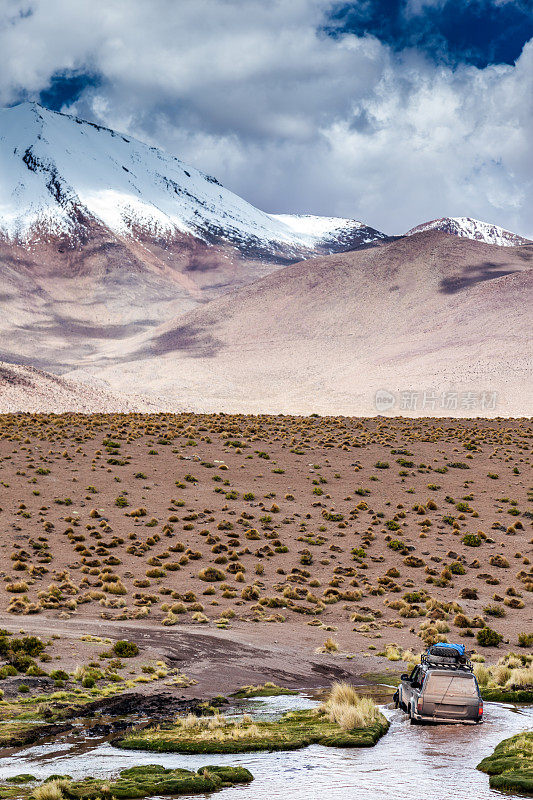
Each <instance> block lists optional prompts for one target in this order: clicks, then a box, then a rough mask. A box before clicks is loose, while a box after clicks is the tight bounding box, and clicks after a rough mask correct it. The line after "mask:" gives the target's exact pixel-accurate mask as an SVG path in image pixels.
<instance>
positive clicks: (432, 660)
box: [420, 653, 474, 672]
mask: <svg viewBox="0 0 533 800" xmlns="http://www.w3.org/2000/svg"><path fill="white" fill-rule="evenodd" d="M450 660H451V659H450ZM450 660H448V659H446V660H445V659H444V658H439V657H438V656H433V655H429V654H427V653H423V654H422V656H421V658H420V663H421V664H426V665H427V666H428V667H433V668H434V669H453V670H462V671H464V672H473V671H474V665H473V664H472V662H471V661H468V660H465V661H462V662H461V661H456V660H455V659H454V661H453V663H450Z"/></svg>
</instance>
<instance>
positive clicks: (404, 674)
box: [400, 672, 409, 681]
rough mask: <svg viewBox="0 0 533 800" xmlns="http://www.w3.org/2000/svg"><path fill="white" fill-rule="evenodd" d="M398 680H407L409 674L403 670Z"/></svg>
mask: <svg viewBox="0 0 533 800" xmlns="http://www.w3.org/2000/svg"><path fill="white" fill-rule="evenodd" d="M400 680H401V681H408V680H409V675H408V674H407V672H404V673H403V675H400Z"/></svg>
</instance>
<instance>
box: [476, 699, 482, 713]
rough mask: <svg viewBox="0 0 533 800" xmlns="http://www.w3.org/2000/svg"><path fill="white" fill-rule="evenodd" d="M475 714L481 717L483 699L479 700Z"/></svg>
mask: <svg viewBox="0 0 533 800" xmlns="http://www.w3.org/2000/svg"><path fill="white" fill-rule="evenodd" d="M477 715H478V717H482V716H483V700H480V701H479V708H478V711H477Z"/></svg>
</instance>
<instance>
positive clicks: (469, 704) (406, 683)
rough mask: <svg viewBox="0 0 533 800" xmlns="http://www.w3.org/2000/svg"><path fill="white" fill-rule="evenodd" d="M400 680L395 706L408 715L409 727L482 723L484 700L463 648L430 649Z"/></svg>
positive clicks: (450, 646) (444, 645)
mask: <svg viewBox="0 0 533 800" xmlns="http://www.w3.org/2000/svg"><path fill="white" fill-rule="evenodd" d="M400 680H401V682H400V685H399V686H398V690H397V692H396V693H395V695H394V701H395V705H396V707H400V708H401V709H402V710H403V711H405V712H406V713H407V714H408V715H409V718H410V720H411V724H412V725H416V724H419V723H422V722H467V723H470V724H472V723H478V722H481V721H482V719H483V700H482V699H481V694H480V692H479V686H478V683H477V680H476V678H475V675H474V673H473V666H472V664H471V663H470V662H469V661H468V660H467V659H466V655H465V648H464V645H451V644H448V643H444V642H439V643H438V644H435V645H432V646H431V647H430V648H429V649H428V650H427V652H426V653H424V655H423V656H422V658H421V663H420V664H419V665H417V666H416V667H414V669H413V670H412V672H411V674H410V675H408V674H407V673H405V674H404V675H402V676H401V679H400Z"/></svg>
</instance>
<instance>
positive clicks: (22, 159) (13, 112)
mask: <svg viewBox="0 0 533 800" xmlns="http://www.w3.org/2000/svg"><path fill="white" fill-rule="evenodd" d="M0 172H1V175H2V181H1V183H0V235H2V236H3V237H4V239H5V240H8V241H11V242H16V243H18V244H27V243H29V242H33V243H35V242H36V241H39V240H40V241H42V240H47V239H49V238H50V237H57V236H63V237H66V238H67V239H68V240H70V241H71V242H72V243H77V242H78V243H79V242H80V241H84V240H86V239H87V237H90V228H91V226H93V225H94V224H98V225H100V226H105V228H107V229H108V230H109V231H111V232H112V233H113V234H115V235H118V236H121V237H133V238H137V239H144V238H148V239H155V240H158V241H160V242H166V243H167V244H170V243H171V242H172V241H174V240H176V239H178V240H183V238H184V237H193V238H194V239H197V240H200V241H202V242H204V243H206V244H215V243H229V244H231V245H233V246H234V247H237V248H238V249H239V250H240V251H242V252H245V253H247V254H249V253H250V252H251V251H253V252H254V253H255V254H257V255H258V256H259V257H261V255H263V254H264V255H267V256H270V257H272V256H275V255H276V254H283V255H284V256H285V257H289V258H290V257H291V256H292V257H293V258H301V257H304V256H306V255H307V256H308V255H309V254H310V253H311V252H312V251H314V250H316V249H318V251H319V252H322V253H323V252H334V251H336V250H343V249H346V248H347V246H348V245H350V247H353V246H356V245H357V244H359V243H368V242H370V241H373V240H374V239H376V238H384V237H385V234H382V233H381V232H379V231H376V230H374V229H372V228H369V227H368V226H366V225H363V223H361V222H358V221H356V220H347V219H339V218H323V217H310V216H309V217H292V216H283V215H282V216H276V215H269V214H266V213H264V212H263V211H260V210H259V209H257V208H255V207H254V206H252V205H251V204H250V203H247V202H246V201H245V200H243V199H242V198H241V197H239V196H237V195H236V194H234V193H233V192H230V191H229V190H228V189H225V188H224V187H223V186H221V185H220V183H219V182H218V181H217V180H216V178H212V177H210V176H208V175H205V174H203V173H202V172H200V171H198V170H197V169H194V168H193V167H189V166H187V165H186V164H184V163H183V162H181V161H180V160H179V159H178V158H175V157H173V156H171V155H169V154H168V153H165V152H163V151H162V150H159V149H157V148H155V147H150V146H148V145H146V144H143V143H142V142H139V141H137V140H135V139H133V138H131V137H130V136H124V135H122V134H120V133H116V132H115V131H112V130H109V129H108V128H103V127H101V126H97V125H94V124H92V123H89V122H85V121H83V120H80V119H77V118H76V117H72V116H68V115H65V114H60V113H57V112H54V111H49V110H47V109H45V108H43V107H42V106H39V105H38V104H36V103H22V104H20V105H18V106H15V107H13V108H9V109H2V110H0Z"/></svg>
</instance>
